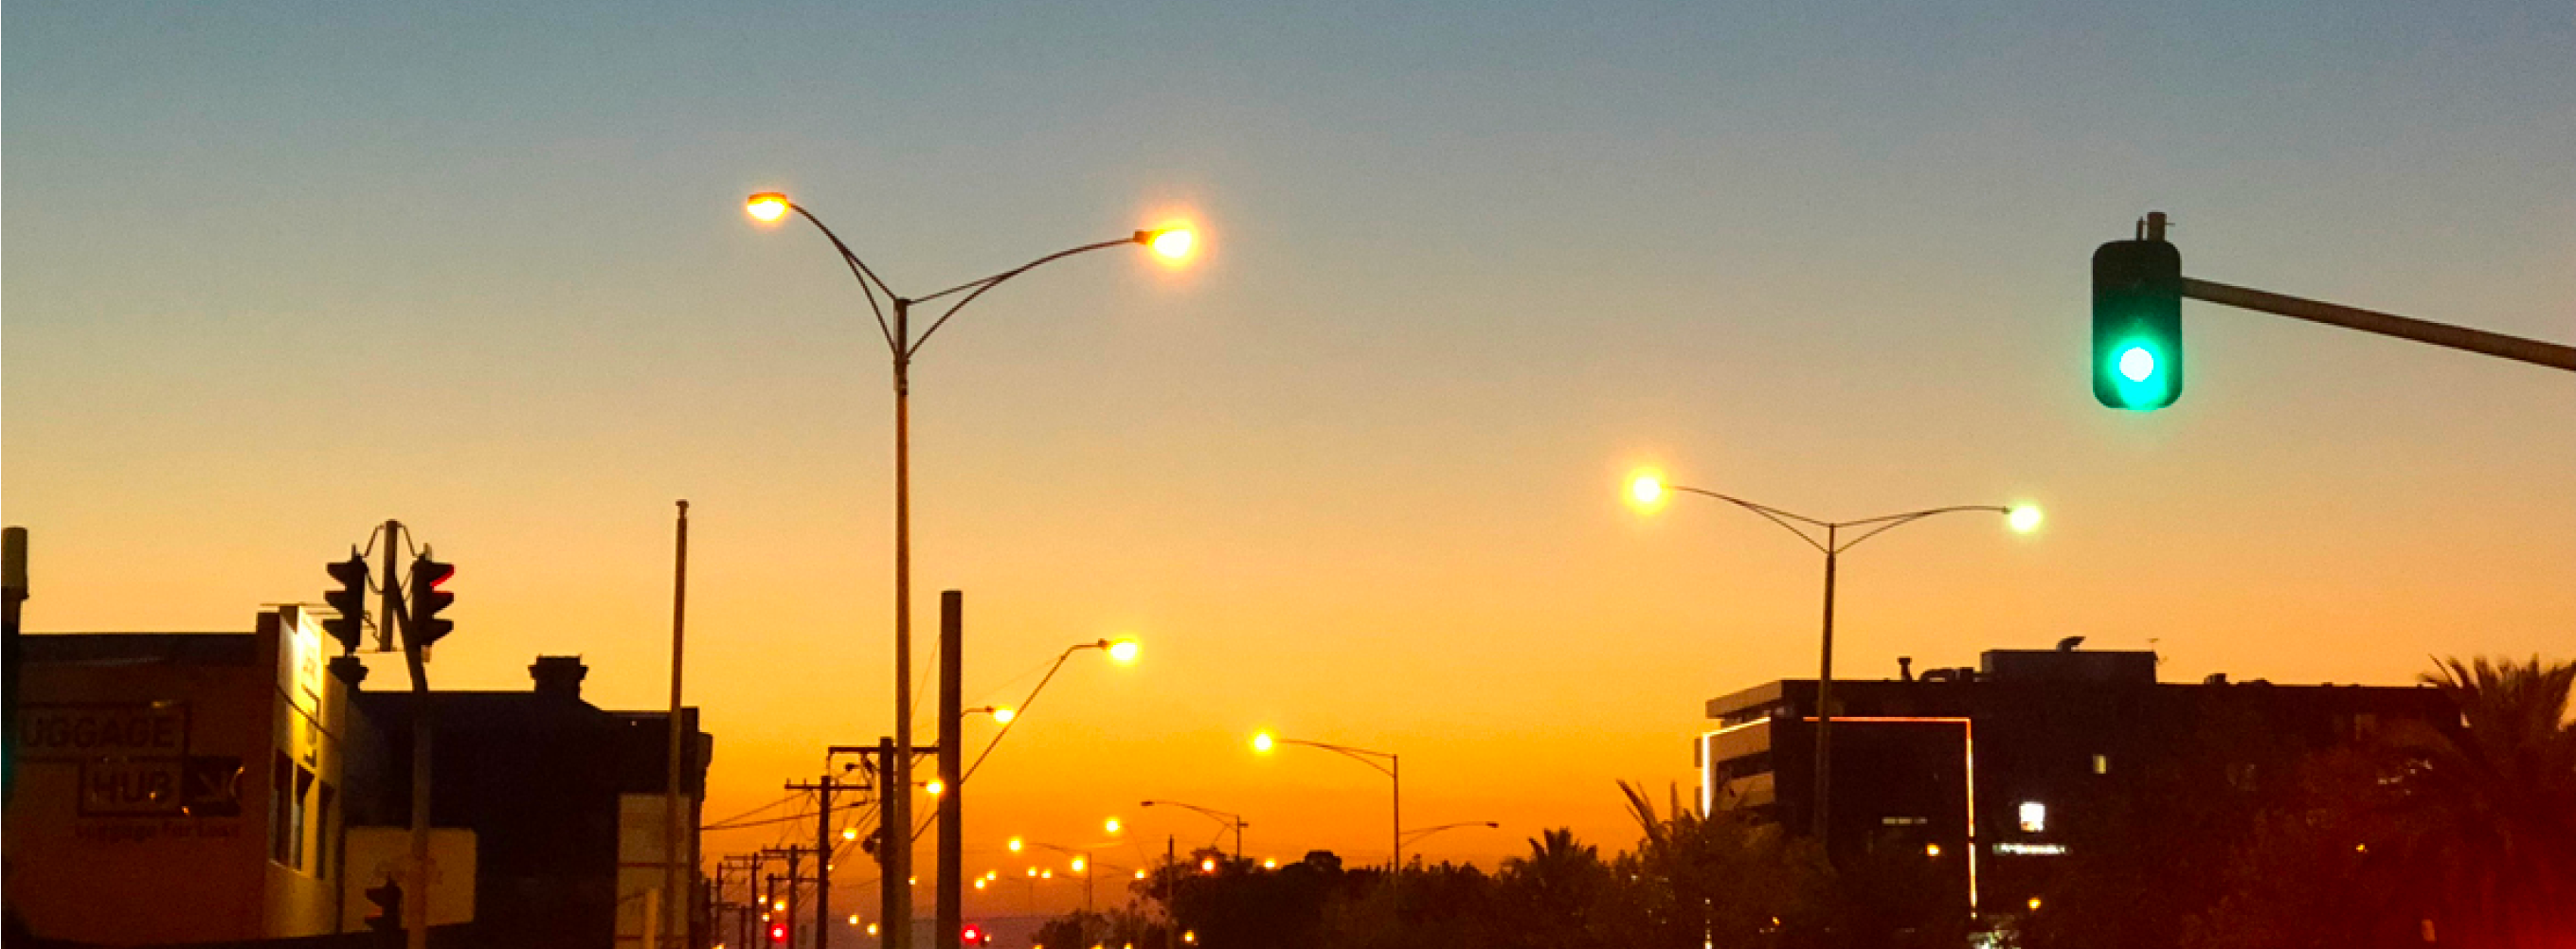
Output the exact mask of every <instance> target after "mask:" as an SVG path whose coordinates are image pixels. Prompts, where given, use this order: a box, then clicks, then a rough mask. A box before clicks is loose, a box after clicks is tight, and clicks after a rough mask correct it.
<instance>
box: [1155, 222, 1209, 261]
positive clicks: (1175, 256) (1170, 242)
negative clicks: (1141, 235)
mask: <svg viewBox="0 0 2576 949" xmlns="http://www.w3.org/2000/svg"><path fill="white" fill-rule="evenodd" d="M1197 243H1198V235H1197V234H1196V233H1194V232H1192V231H1191V230H1190V229H1189V228H1186V227H1173V228H1165V229H1163V230H1160V231H1151V232H1148V235H1147V236H1146V238H1145V244H1146V246H1148V247H1152V248H1153V249H1154V253H1157V254H1161V255H1163V256H1164V257H1166V258H1169V259H1172V260H1180V259H1183V258H1186V257H1188V256H1189V255H1190V248H1191V246H1192V245H1195V244H1197Z"/></svg>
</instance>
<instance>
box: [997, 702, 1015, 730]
mask: <svg viewBox="0 0 2576 949" xmlns="http://www.w3.org/2000/svg"><path fill="white" fill-rule="evenodd" d="M1018 717H1020V713H1018V712H1015V711H1012V710H1011V708H1010V707H1009V706H1005V705H996V706H993V720H994V721H997V722H1000V723H1002V724H1004V725H1008V724H1010V723H1011V719H1014V718H1018Z"/></svg>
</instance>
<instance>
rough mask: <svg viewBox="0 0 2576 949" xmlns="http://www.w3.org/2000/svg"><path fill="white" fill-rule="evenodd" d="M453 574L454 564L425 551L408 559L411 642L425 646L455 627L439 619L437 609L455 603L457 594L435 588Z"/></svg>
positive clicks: (451, 623) (449, 622)
mask: <svg viewBox="0 0 2576 949" xmlns="http://www.w3.org/2000/svg"><path fill="white" fill-rule="evenodd" d="M455 575H456V565H455V564H452V563H440V562H438V561H435V560H431V559H429V554H428V553H427V552H426V551H424V552H422V554H421V555H420V556H419V557H418V558H416V559H414V560H413V561H412V562H411V588H410V593H411V617H410V621H411V630H410V631H411V642H412V643H413V644H414V645H418V646H423V647H426V646H428V645H429V644H431V643H434V642H437V641H438V637H441V636H445V635H447V633H448V631H449V630H453V629H455V628H456V623H455V622H454V621H452V620H443V619H439V618H438V611H440V610H444V609H446V608H447V605H448V604H450V603H454V602H456V594H453V593H449V592H447V591H445V590H441V589H439V588H438V585H439V584H442V583H446V582H447V578H449V577H453V576H455Z"/></svg>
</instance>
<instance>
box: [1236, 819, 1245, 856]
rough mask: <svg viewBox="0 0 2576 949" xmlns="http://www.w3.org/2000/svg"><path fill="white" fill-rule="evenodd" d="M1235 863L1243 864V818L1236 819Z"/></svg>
mask: <svg viewBox="0 0 2576 949" xmlns="http://www.w3.org/2000/svg"><path fill="white" fill-rule="evenodd" d="M1234 862H1236V863H1242V862H1243V818H1240V817H1237V818H1235V819H1234Z"/></svg>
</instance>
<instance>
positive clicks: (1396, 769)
mask: <svg viewBox="0 0 2576 949" xmlns="http://www.w3.org/2000/svg"><path fill="white" fill-rule="evenodd" d="M1280 745H1304V746H1306V747H1308V748H1321V749H1323V750H1325V751H1330V752H1333V753H1335V754H1339V755H1341V756H1342V757H1345V758H1349V759H1351V760H1352V761H1357V762H1359V763H1361V764H1364V765H1367V766H1369V767H1372V768H1376V769H1377V770H1378V771H1379V772H1380V773H1382V774H1384V775H1386V777H1387V781H1388V783H1389V784H1390V785H1391V786H1392V788H1391V789H1392V791H1393V799H1394V814H1393V817H1392V822H1391V823H1390V824H1389V825H1388V834H1387V839H1388V841H1389V842H1391V843H1393V844H1394V849H1393V853H1392V856H1391V857H1390V862H1389V863H1388V864H1387V871H1388V873H1389V879H1393V876H1392V875H1393V874H1396V873H1402V872H1404V769H1403V763H1402V762H1400V761H1398V760H1397V759H1396V756H1395V752H1392V751H1370V750H1368V749H1366V748H1353V747H1350V746H1348V745H1335V744H1328V743H1325V742H1320V741H1307V740H1306V739H1303V738H1280V737H1276V736H1274V735H1272V734H1270V733H1269V732H1262V733H1260V734H1257V735H1254V736H1252V750H1254V751H1258V752H1268V751H1270V750H1271V749H1272V748H1275V747H1277V746H1280ZM1379 758H1384V759H1386V763H1384V764H1379V763H1378V761H1377V759H1379ZM1236 858H1237V859H1241V854H1237V855H1236Z"/></svg>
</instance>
